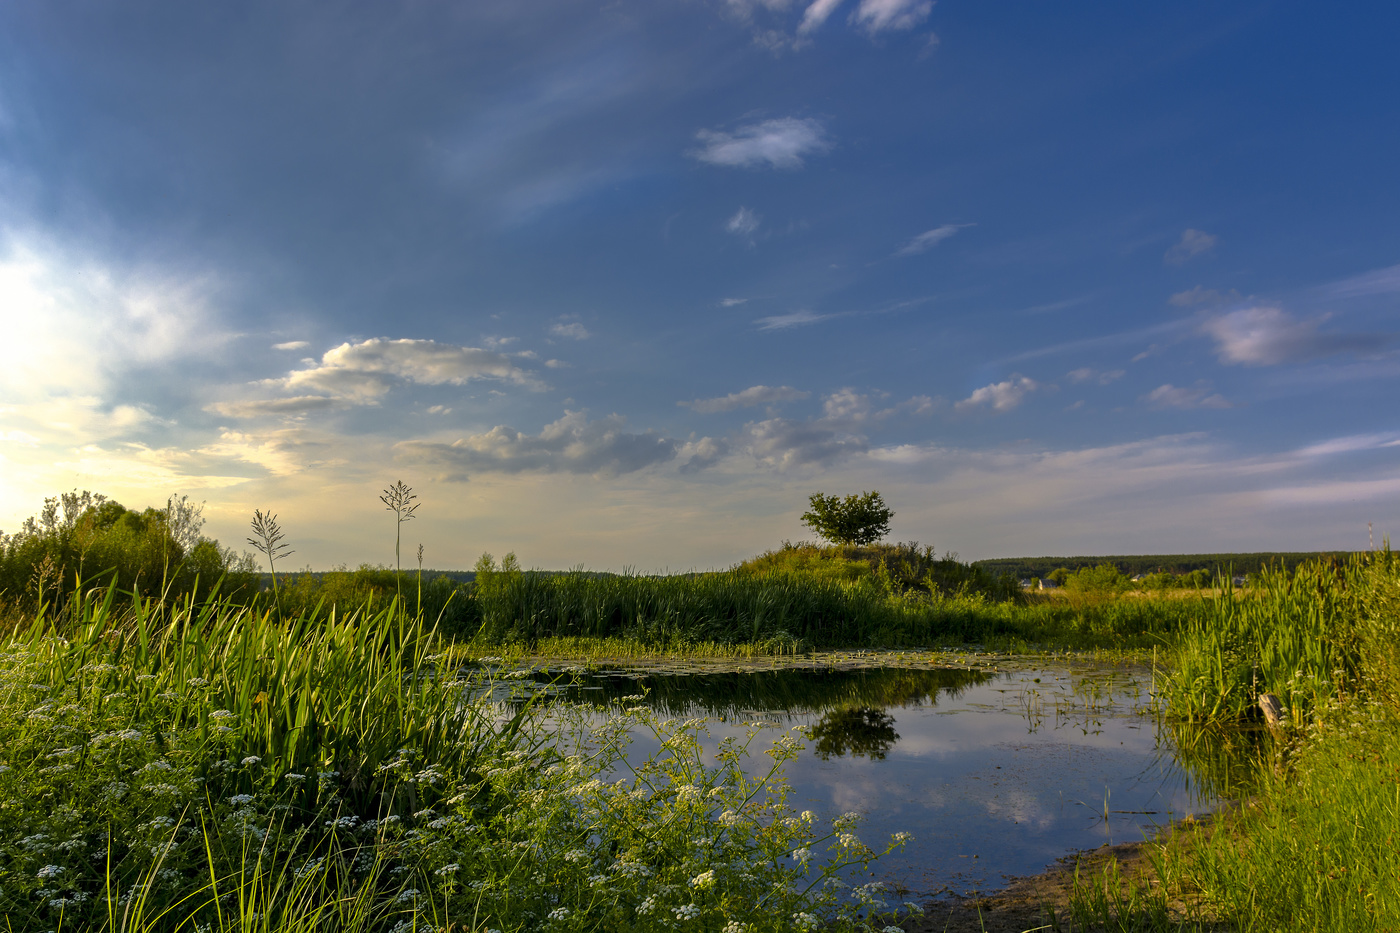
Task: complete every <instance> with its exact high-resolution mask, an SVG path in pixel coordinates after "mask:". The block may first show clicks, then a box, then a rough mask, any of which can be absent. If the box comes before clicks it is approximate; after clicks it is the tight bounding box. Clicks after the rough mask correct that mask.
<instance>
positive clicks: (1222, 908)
mask: <svg viewBox="0 0 1400 933" xmlns="http://www.w3.org/2000/svg"><path fill="white" fill-rule="evenodd" d="M407 494H408V491H407V487H404V495H405V496H406V495H407ZM408 501H409V500H408V499H403V501H402V502H400V506H401V509H400V512H398V513H396V518H397V519H398V521H397V523H396V528H395V532H396V537H397V536H398V534H399V532H400V531H401V525H402V522H403V521H404V520H406V519H405V518H404V517H403V514H402V513H403V511H404V509H406V508H409V507H410V506H407V505H404V503H407V502H408ZM411 507H412V508H416V506H411ZM407 514H409V515H411V512H409V513H407ZM258 517H259V518H261V519H263V520H264V523H265V528H264V530H265V531H266V530H268V526H266V522H267V521H268V520H271V521H272V522H273V526H275V516H271V515H267V516H264V515H262V513H259V516H258ZM201 526H202V521H201V519H200V515H199V510H198V508H197V507H192V506H191V505H190V503H189V502H188V500H186V499H179V500H177V499H171V500H169V501H168V502H167V505H166V508H165V509H163V510H157V509H147V510H145V511H143V512H135V511H131V510H127V509H125V508H123V507H122V506H120V505H118V504H116V503H112V502H110V501H109V500H105V499H103V498H102V497H100V496H92V495H91V494H88V493H82V494H78V493H73V494H68V495H64V496H62V497H59V498H57V499H54V500H50V501H49V502H46V504H45V510H44V512H42V513H41V515H40V516H38V517H36V519H33V520H31V521H30V522H29V523H26V525H25V527H24V528H23V529H22V530H21V531H20V532H19V533H18V534H15V535H7V536H0V623H3V626H4V644H3V647H0V705H3V708H0V914H3V916H4V917H5V919H6V922H7V924H8V926H7V929H9V930H15V931H20V930H24V931H29V930H33V931H39V930H45V931H49V930H53V931H59V930H93V931H99V930H102V931H113V933H115V931H118V930H123V931H125V930H130V931H148V930H149V931H156V930H160V931H166V930H169V931H186V930H188V931H191V933H202V931H211V933H212V931H219V933H223V931H232V930H240V931H244V930H246V931H252V930H259V931H291V930H307V931H310V930H321V929H326V930H330V929H336V930H363V931H367V933H368V931H376V933H378V931H384V933H409V931H415V930H428V929H433V930H446V929H449V928H450V929H452V930H469V931H479V933H488V931H493V930H494V931H500V933H507V931H516V930H522V931H523V930H549V931H553V930H558V931H566V930H618V931H624V930H653V929H657V928H659V927H672V928H675V929H678V930H694V931H702V930H703V931H713V933H745V931H764V930H801V929H809V928H816V927H821V928H823V929H849V930H855V929H875V930H889V929H890V928H892V927H898V928H900V929H910V930H912V929H915V928H916V927H917V928H920V929H933V928H934V927H933V926H929V925H928V924H931V923H932V921H933V918H932V917H931V916H930V917H929V918H926V920H925V921H920V920H919V919H918V917H917V909H916V908H914V907H912V906H908V905H904V906H902V905H899V904H895V903H888V902H887V897H886V895H885V894H884V893H882V892H881V891H879V890H877V889H876V888H875V887H873V886H864V887H857V888H843V887H841V885H839V884H838V883H836V880H835V875H836V873H837V872H839V871H840V869H841V868H842V867H843V866H847V865H850V864H853V863H861V862H864V861H866V860H869V859H871V858H875V857H878V855H879V854H880V853H881V852H884V851H888V850H889V849H890V848H891V847H898V846H899V845H900V844H901V842H902V840H901V839H900V838H899V837H896V838H894V839H892V840H885V841H871V843H870V844H869V845H867V843H866V842H863V841H861V840H860V838H859V836H858V834H857V832H856V826H855V824H856V822H857V819H856V818H855V817H854V816H847V817H842V818H841V819H839V820H837V821H836V822H835V823H834V824H828V825H821V824H819V823H818V821H817V820H816V819H815V818H814V817H813V816H812V815H811V814H797V813H793V812H791V811H790V810H789V809H788V808H787V806H786V803H785V785H784V784H783V780H782V769H781V766H782V764H783V762H784V761H785V760H788V759H790V758H791V757H792V756H793V755H795V754H796V753H797V749H798V748H799V747H800V745H801V737H799V736H795V735H794V736H791V737H789V739H787V740H785V741H784V742H782V743H780V745H779V747H778V749H777V750H776V754H775V756H774V759H773V764H772V769H771V770H770V771H769V772H768V773H767V775H766V776H760V777H749V776H746V774H745V773H744V772H743V770H742V769H740V768H739V764H738V762H739V760H740V758H741V756H742V754H743V747H742V743H738V744H737V745H733V744H731V745H730V746H728V747H726V748H725V749H724V750H723V751H722V753H721V755H720V758H719V761H718V762H717V763H707V762H706V761H705V760H704V758H703V756H702V755H701V754H700V751H699V749H700V745H699V742H698V738H697V733H698V730H701V729H703V723H701V722H699V721H692V722H676V721H672V720H667V719H665V718H663V717H660V716H659V715H657V714H656V713H655V712H654V711H649V710H648V709H647V708H646V707H645V706H644V705H643V704H636V703H628V702H626V701H625V700H624V701H621V702H617V703H615V704H614V705H613V707H612V708H611V709H610V713H609V715H608V716H607V717H605V719H604V723H603V725H597V724H596V723H595V724H593V725H592V726H590V725H587V724H586V723H585V720H584V719H583V718H582V716H581V715H579V716H575V717H574V718H572V719H570V718H569V717H568V716H562V717H561V715H560V711H559V709H557V708H552V709H551V710H550V714H549V716H548V717H546V716H545V715H543V713H542V711H541V710H540V709H539V708H537V706H536V704H534V703H531V702H529V701H528V700H522V701H521V702H518V703H515V704H514V705H513V706H512V707H511V708H512V709H514V710H515V712H514V713H513V715H512V718H507V719H504V720H503V719H502V718H501V716H500V715H499V713H498V709H499V707H493V706H489V705H488V704H487V703H486V702H485V701H484V700H482V699H481V698H482V696H483V694H484V689H483V680H482V677H483V676H484V675H483V674H482V673H481V672H480V671H479V670H478V669H477V667H476V665H472V664H466V663H464V662H470V661H476V660H480V659H481V658H483V657H487V656H490V657H494V658H505V659H508V660H525V659H529V658H540V659H543V658H552V659H556V660H560V659H569V660H571V661H581V662H583V663H585V664H587V663H594V662H596V663H609V664H610V663H616V662H619V661H623V662H625V661H628V660H631V661H640V660H645V659H670V660H672V661H676V660H685V661H688V662H691V663H697V664H699V663H705V662H707V661H712V662H719V661H724V662H726V663H733V662H735V661H736V660H740V661H743V662H744V663H749V664H754V665H773V664H801V663H820V662H819V661H818V660H817V659H821V658H826V659H836V658H839V657H840V656H841V655H843V654H844V655H845V656H847V657H848V658H851V659H854V660H852V661H851V663H869V662H870V659H872V658H881V659H887V658H890V657H896V658H897V657H900V656H901V655H900V652H905V653H906V654H905V655H904V656H906V657H911V656H913V653H914V652H915V651H916V649H917V650H918V652H919V653H918V657H919V658H921V659H923V660H922V661H921V663H927V659H929V658H939V657H941V658H947V659H962V660H963V661H964V662H965V663H966V664H967V665H968V666H971V667H978V668H982V669H985V668H986V667H988V666H990V665H991V664H993V663H995V661H994V660H993V659H996V658H1006V657H1012V656H1020V657H1030V656H1037V657H1044V658H1055V657H1059V658H1064V657H1084V656H1092V657H1095V658H1096V659H1099V660H1111V661H1119V662H1129V663H1137V664H1151V665H1152V666H1153V668H1154V669H1155V671H1156V672H1157V675H1158V676H1157V680H1158V683H1159V687H1160V688H1159V690H1158V712H1159V715H1160V716H1161V718H1162V721H1163V726H1162V727H1163V729H1165V730H1166V734H1167V735H1168V736H1169V741H1170V742H1171V743H1172V744H1173V746H1174V747H1175V748H1176V750H1177V752H1178V754H1179V757H1180V758H1181V759H1182V761H1183V764H1184V766H1186V767H1187V768H1189V769H1191V770H1192V771H1193V773H1195V774H1197V776H1198V778H1199V779H1201V780H1209V781H1214V782H1216V786H1219V787H1221V788H1222V789H1223V791H1224V792H1225V793H1226V795H1227V796H1230V797H1232V798H1234V799H1237V800H1239V801H1241V803H1240V805H1239V806H1238V807H1235V808H1233V809H1230V810H1227V811H1225V812H1222V814H1221V815H1220V816H1219V818H1218V819H1216V820H1215V821H1213V822H1212V823H1211V824H1210V828H1209V830H1204V829H1199V830H1198V829H1194V828H1192V827H1186V828H1184V829H1180V830H1178V831H1175V832H1173V833H1172V834H1171V835H1170V836H1169V837H1167V838H1165V839H1164V840H1162V841H1160V842H1148V843H1145V845H1144V848H1145V849H1146V851H1147V852H1148V857H1147V861H1148V862H1149V863H1150V870H1148V871H1146V872H1145V873H1134V872H1127V871H1120V867H1119V865H1118V862H1117V861H1116V860H1108V861H1105V862H1100V863H1098V864H1090V863H1087V862H1086V863H1085V865H1084V867H1083V870H1082V871H1081V872H1080V873H1079V874H1078V875H1077V876H1076V879H1075V882H1074V884H1073V886H1072V891H1071V892H1070V894H1069V895H1068V897H1067V899H1066V900H1065V903H1064V904H1063V905H1062V908H1063V909H1061V910H1059V911H1058V912H1052V913H1051V914H1047V915H1046V916H1047V917H1048V918H1049V919H1047V920H1046V923H1048V924H1049V928H1051V929H1063V930H1090V929H1104V930H1124V931H1126V930H1181V929H1199V930H1205V929H1211V930H1215V929H1228V930H1238V931H1256V930H1257V931H1264V930H1298V931H1302V930H1316V929H1348V930H1385V929H1395V928H1397V927H1400V855H1397V851H1400V846H1396V845H1394V841H1395V840H1394V839H1393V832H1394V827H1395V826H1396V825H1400V777H1397V776H1400V559H1397V556H1396V555H1395V554H1393V553H1392V552H1391V551H1390V550H1389V547H1388V545H1387V547H1386V548H1385V549H1384V550H1382V551H1379V552H1374V553H1360V554H1350V555H1345V556H1330V557H1322V558H1316V559H1313V560H1311V561H1298V562H1293V563H1289V562H1280V563H1276V564H1273V565H1265V566H1262V567H1256V568H1254V569H1253V570H1249V571H1248V572H1249V573H1250V574H1252V576H1251V577H1250V578H1249V585H1248V586H1246V587H1243V588H1240V587H1236V586H1235V585H1234V581H1233V576H1232V574H1234V573H1237V572H1239V569H1240V568H1234V569H1232V570H1230V571H1228V573H1229V574H1231V575H1226V574H1221V575H1220V576H1218V577H1215V578H1213V579H1211V580H1210V584H1211V585H1210V586H1203V587H1198V588H1192V589H1189V590H1183V589H1180V588H1178V589H1171V588H1155V589H1154V588H1141V587H1136V586H1135V585H1134V583H1133V581H1130V580H1128V578H1127V574H1126V573H1125V572H1124V569H1123V568H1120V567H1116V566H1113V565H1111V564H1110V563H1108V562H1104V561H1099V562H1098V563H1097V564H1090V563H1085V564H1084V565H1082V566H1079V567H1071V566H1068V565H1067V564H1066V563H1065V562H1061V563H1059V564H1058V565H1057V567H1056V568H1055V569H1060V568H1063V569H1064V570H1065V571H1066V572H1065V573H1064V574H1063V575H1062V576H1063V578H1064V584H1065V585H1064V586H1063V587H1062V588H1061V589H1059V590H1057V591H1055V592H1053V593H1049V594H1042V593H1038V592H1031V593H1028V592H1026V591H1025V590H1024V589H1023V587H1022V585H1021V583H1020V581H1019V579H1017V578H1016V577H1013V576H1010V575H1006V574H1002V575H997V574H995V573H993V572H992V571H991V570H989V569H988V568H987V566H985V565H976V564H966V563H963V562H961V561H959V560H958V559H957V558H956V556H955V555H945V556H944V557H938V556H937V555H936V554H935V553H934V552H933V550H932V549H931V548H919V547H918V546H916V545H913V544H902V545H878V544H872V545H865V546H861V547H854V546H848V547H817V546H814V545H808V544H788V543H785V544H784V545H783V546H782V547H781V548H778V549H776V550H774V551H770V552H768V553H766V554H763V555H760V556H759V557H757V558H754V559H753V560H750V561H747V562H745V563H744V564H741V565H738V566H736V567H734V568H731V569H730V570H727V571H722V572H717V573H706V574H685V575H676V576H646V575H610V574H593V573H587V572H584V571H582V570H576V571H570V572H565V573H544V572H538V571H528V570H524V569H522V568H521V567H520V565H519V563H518V561H516V560H515V558H514V555H507V556H506V558H505V559H503V560H502V561H500V562H497V561H495V560H494V559H492V558H491V557H490V556H489V555H485V556H483V558H482V560H481V561H480V562H478V564H477V567H476V568H475V576H474V578H473V579H471V580H470V581H463V580H462V579H460V578H454V577H453V576H451V575H446V574H440V575H437V576H433V575H432V574H431V573H430V572H429V573H425V572H423V571H421V569H420V570H419V571H416V572H415V571H413V570H408V571H402V572H401V571H399V570H397V569H386V568H371V567H362V568H360V569H358V570H355V571H350V570H340V571H334V572H328V573H322V574H310V573H301V574H297V573H293V574H285V573H281V574H278V575H277V577H278V580H277V586H276V587H275V588H273V589H264V588H262V587H261V586H260V581H259V574H258V572H257V570H256V566H255V564H254V562H253V559H252V558H251V557H249V556H247V555H237V554H235V553H234V552H232V551H231V550H228V549H225V548H222V547H221V546H219V545H218V543H217V542H213V541H210V540H208V539H207V538H204V537H202V536H201V535H200V533H199V532H200V528H201ZM277 531H278V533H279V534H280V529H277ZM279 540H280V539H279ZM253 543H254V544H255V545H257V544H258V542H256V541H254V542H253ZM264 543H268V547H269V548H271V547H272V546H273V544H274V543H275V542H271V540H270V539H266V540H265V542H264ZM277 547H279V548H282V547H284V546H283V545H280V544H278V545H277ZM264 553H265V554H266V556H267V557H269V558H273V557H279V558H280V557H282V556H283V551H278V553H276V554H272V553H267V551H266V550H265V551H264ZM1207 556H1211V557H1218V556H1219V555H1207ZM1057 560H1058V559H1057ZM421 561H422V554H421V550H420V554H419V566H420V568H421ZM1129 569H1131V568H1129ZM1191 569H1194V570H1200V569H1201V568H1191ZM1197 579H1198V580H1199V577H1198V578H1197ZM930 650H931V651H933V652H935V653H933V654H929V653H927V652H928V651H930ZM939 652H941V653H939ZM833 663H837V662H834V661H833ZM885 663H888V661H886V662H885ZM1266 693H1267V694H1273V695H1275V696H1277V697H1278V698H1279V699H1280V701H1281V702H1282V705H1283V707H1284V709H1285V711H1286V717H1285V719H1284V721H1283V722H1282V723H1281V724H1280V725H1278V726H1277V727H1273V728H1270V729H1267V730H1266V729H1264V728H1263V727H1262V725H1260V715H1259V712H1258V701H1259V698H1260V696H1261V695H1263V694H1266ZM1242 724H1247V726H1248V728H1244V729H1242V728H1241V725H1242ZM629 730H633V731H638V732H641V733H651V734H654V735H655V736H656V738H657V740H658V742H659V746H660V750H659V751H658V752H657V754H656V755H655V756H653V758H652V759H651V760H649V761H647V762H645V763H644V764H642V765H640V766H638V767H637V768H635V769H633V770H627V768H626V766H625V765H623V764H622V762H623V761H624V759H623V757H622V755H623V749H624V748H625V745H626V742H627V735H628V733H629ZM750 741H752V739H750ZM1242 761H1243V762H1245V764H1243V765H1242V764H1241V762H1242ZM614 768H622V769H623V770H622V771H621V772H620V773H622V774H623V775H624V777H623V779H622V780H621V781H618V782H615V783H609V782H606V781H604V780H602V778H601V775H603V774H604V773H607V772H608V771H609V769H614ZM921 922H923V923H925V926H924V927H918V924H920V923H921ZM988 928H989V929H990V928H991V927H988ZM950 929H951V927H950Z"/></svg>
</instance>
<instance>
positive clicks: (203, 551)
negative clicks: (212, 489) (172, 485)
mask: <svg viewBox="0 0 1400 933" xmlns="http://www.w3.org/2000/svg"><path fill="white" fill-rule="evenodd" d="M202 524H203V519H202V518H200V515H199V507H195V506H190V505H189V502H188V499H187V498H186V497H172V498H171V499H170V500H168V501H167V503H166V508H165V509H154V508H148V509H145V510H143V511H140V512H138V511H135V510H131V509H128V508H126V507H125V506H123V505H122V504H121V503H119V502H115V501H113V500H111V499H108V498H107V497H106V496H103V495H99V494H94V493H91V492H88V491H86V490H84V491H83V492H77V491H74V492H71V493H63V494H61V495H58V496H55V497H53V498H50V499H45V500H44V508H43V510H42V511H41V512H40V513H39V515H37V516H35V517H32V518H30V519H28V520H27V521H25V523H24V525H23V527H22V528H21V529H20V531H19V532H17V533H15V534H11V535H3V534H0V604H8V605H9V606H10V607H11V609H12V610H13V609H15V608H19V609H27V610H34V609H36V608H37V607H38V606H39V605H40V604H41V603H44V604H48V605H61V604H62V603H63V602H64V601H66V600H67V599H68V597H69V596H71V595H72V594H73V593H74V592H75V590H76V588H77V587H78V586H80V585H81V586H84V587H91V586H104V587H116V588H117V589H119V590H122V591H125V592H128V593H134V594H137V595H140V596H147V597H149V596H155V595H159V594H162V593H164V594H166V595H168V596H172V597H173V596H181V595H191V594H192V595H194V596H196V597H198V598H201V599H202V598H204V597H205V596H207V595H208V594H209V593H211V592H213V591H214V589H215V588H216V587H217V588H219V589H220V591H221V592H224V593H230V594H242V595H244V596H251V594H252V593H253V592H254V591H255V589H256V579H255V577H254V576H253V573H252V569H253V568H252V566H251V564H250V562H249V561H248V560H247V559H245V558H242V557H239V556H238V555H236V554H234V553H233V552H231V551H226V550H224V549H222V548H220V547H219V543H218V542H217V541H213V540H210V539H208V538H205V537H202V536H201V535H200V533H199V532H200V527H201V526H202Z"/></svg>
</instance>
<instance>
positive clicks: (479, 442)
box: [0, 0, 1400, 572]
mask: <svg viewBox="0 0 1400 933" xmlns="http://www.w3.org/2000/svg"><path fill="white" fill-rule="evenodd" d="M1397 33H1400V7H1397V6H1395V5H1393V4H1382V3H1361V4H1342V5H1336V6H1332V7H1327V8H1325V9H1323V8H1319V7H1317V6H1315V5H1312V4H1302V3H1284V2H1255V3H1248V2H1227V3H1220V2H1181V3H1171V4H1124V3H1117V2H1098V3H1095V2H1084V3H1078V4H1049V3H1044V2H1015V0H1009V2H1004V3H986V2H981V3H973V2H968V0H939V2H938V3H936V4H935V3H933V2H931V0H811V2H809V0H644V2H643V0H613V2H604V3H584V2H568V3H564V2H553V0H513V2H501V3H497V2H492V0H473V2H470V3H461V2H458V3H447V2H435V0H413V2H402V3H382V2H376V3H352V2H344V3H333V2H332V3H318V4H309V3H288V2H285V0H278V2H261V0H249V2H244V3H238V4H233V3H206V4H188V3H177V2H163V0H149V2H142V0H132V2H128V3H121V4H113V3H105V2H103V3H99V2H57V3H55V2H38V0H33V2H30V0H13V2H8V3H6V4H4V5H0V327H2V328H3V329H2V330H0V334H3V338H0V473H3V484H0V529H4V530H7V531H14V530H16V529H17V527H18V526H19V524H20V522H21V521H23V519H24V518H25V517H26V516H28V515H30V514H33V513H35V512H37V511H38V510H39V508H40V507H41V506H42V502H43V499H44V498H45V497H47V496H52V495H56V494H57V493H59V492H62V491H66V490H71V489H90V490H93V491H95V492H101V493H104V494H106V495H108V496H110V497H113V498H116V499H117V500H119V501H121V502H122V503H124V504H126V505H127V506H129V507H136V508H142V507H145V506H152V505H154V506H161V505H163V504H164V503H165V501H166V498H167V497H168V496H170V495H176V494H179V495H188V496H189V497H190V498H191V499H192V500H195V501H199V502H203V503H205V513H204V514H205V517H206V519H207V520H208V524H207V525H206V529H205V530H206V532H207V533H209V534H211V535H213V536H215V537H217V538H218V539H219V540H220V541H221V542H222V543H223V544H225V545H232V546H234V547H237V548H245V549H246V548H247V545H246V543H245V538H246V537H247V535H248V534H249V528H248V522H249V519H250V518H251V517H252V515H253V511H254V509H262V510H264V511H271V512H273V513H275V514H276V515H277V517H278V520H279V522H280V523H281V526H282V528H283V529H284V531H285V532H286V535H287V543H289V544H290V545H291V546H292V547H293V548H294V549H295V553H294V554H293V555H291V556H290V557H289V558H288V559H287V561H286V562H284V564H283V565H281V566H283V567H284V568H288V569H290V567H291V566H295V567H303V566H310V567H314V568H316V569H328V568H331V567H334V566H337V565H341V564H346V565H349V566H355V565H357V564H359V563H361V562H368V563H372V564H377V563H388V564H392V563H393V560H394V555H393V544H394V532H395V527H394V516H393V515H392V514H391V513H388V512H386V511H385V508H384V505H383V503H382V502H380V501H379V494H380V493H381V491H382V490H384V489H385V488H386V487H388V486H389V485H391V484H392V483H395V482H398V481H403V482H405V483H407V484H408V485H410V486H411V487H413V490H414V492H415V493H416V494H417V495H418V497H419V500H418V501H419V503H420V507H419V509H418V511H417V513H416V516H415V518H414V520H412V521H411V522H409V523H408V524H406V525H404V527H403V538H404V553H405V556H406V558H407V562H408V563H409V564H412V562H413V561H414V560H416V557H413V556H412V555H414V554H416V548H417V546H418V545H419V544H421V545H422V546H423V550H424V564H425V566H427V567H430V568H431V567H436V568H444V569H446V568H466V567H470V566H471V565H472V564H473V563H474V562H475V560H476V559H477V557H478V556H479V555H480V554H481V553H483V552H488V551H489V552H491V553H493V554H495V555H497V556H500V555H502V554H504V553H505V552H507V551H514V552H515V553H516V554H517V555H518V556H519V559H520V561H521V563H522V564H524V565H525V566H527V567H542V568H566V567H574V566H584V567H587V568H589V569H599V570H636V571H641V572H653V571H687V570H695V569H709V568H722V567H727V566H730V565H732V564H733V563H735V562H737V561H740V560H742V559H744V558H746V557H749V556H752V555H754V554H757V553H760V552H762V551H764V550H766V549H769V548H772V547H776V546H778V545H779V544H780V543H781V542H782V541H784V540H793V541H796V540H801V539H804V538H811V537H812V535H811V532H810V531H808V530H807V529H806V528H804V527H803V525H802V523H801V520H800V516H801V514H802V512H803V511H804V510H805V508H806V507H807V499H808V497H809V496H810V495H812V494H813V493H814V492H824V493H827V494H841V495H844V494H848V493H853V492H863V491H866V490H871V489H875V490H879V491H880V492H881V493H882V495H883V497H884V499H885V500H886V502H887V503H888V504H889V506H890V507H891V508H893V509H894V511H895V516H894V520H893V523H892V537H893V538H895V539H897V540H901V541H910V540H913V541H918V542H920V543H921V544H925V545H933V546H934V547H936V548H937V549H938V550H939V551H940V552H944V551H951V552H955V553H957V554H958V555H960V556H961V557H962V558H963V559H978V558H988V557H998V556H1029V555H1072V554H1115V553H1118V554H1122V553H1182V552H1217V551H1259V550H1289V551H1307V550H1320V549H1361V548H1364V547H1366V546H1367V523H1368V522H1370V523H1373V526H1374V529H1375V535H1376V540H1377V543H1379V542H1380V541H1381V539H1382V538H1383V536H1385V535H1388V534H1392V533H1400V419H1397V415H1396V404H1395V403H1396V399H1397V397H1400V396H1398V395H1397V388H1400V172H1397V171H1396V166H1397V165H1400V120H1398V119H1397V118H1396V107H1395V102H1396V101H1397V100H1400V56H1396V55H1395V54H1394V50H1393V47H1392V46H1393V37H1394V36H1395V35H1396V34H1397Z"/></svg>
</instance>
